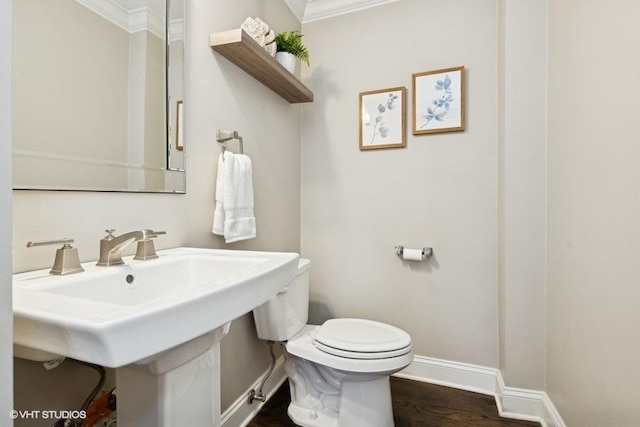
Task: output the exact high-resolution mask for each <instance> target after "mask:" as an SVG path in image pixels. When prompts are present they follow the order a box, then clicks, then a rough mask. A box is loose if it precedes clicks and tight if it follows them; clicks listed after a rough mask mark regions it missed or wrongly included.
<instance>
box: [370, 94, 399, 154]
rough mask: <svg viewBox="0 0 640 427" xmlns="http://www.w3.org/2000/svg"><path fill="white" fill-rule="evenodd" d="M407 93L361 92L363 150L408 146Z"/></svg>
mask: <svg viewBox="0 0 640 427" xmlns="http://www.w3.org/2000/svg"><path fill="white" fill-rule="evenodd" d="M406 91H407V89H406V88H404V87H393V88H389V89H379V90H371V91H367V92H360V102H359V104H358V116H359V118H360V126H359V130H360V132H359V133H360V137H359V141H360V142H359V145H360V150H375V149H379V148H402V147H405V146H406V134H405V132H406V131H405V128H406V126H405V123H406V115H405V114H406V113H405V102H406V101H405V97H406Z"/></svg>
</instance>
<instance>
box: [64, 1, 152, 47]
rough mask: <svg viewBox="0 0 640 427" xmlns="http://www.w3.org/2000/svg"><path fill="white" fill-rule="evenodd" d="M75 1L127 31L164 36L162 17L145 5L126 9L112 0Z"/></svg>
mask: <svg viewBox="0 0 640 427" xmlns="http://www.w3.org/2000/svg"><path fill="white" fill-rule="evenodd" d="M76 1H77V2H78V3H80V4H81V5H83V6H84V7H86V8H87V9H89V10H91V11H92V12H94V13H96V14H98V15H100V16H102V17H103V18H104V19H106V20H107V21H109V22H111V23H113V24H115V25H117V26H118V27H120V28H122V29H123V30H125V31H126V32H128V33H136V32H138V31H147V30H148V31H150V32H151V33H153V34H154V35H156V36H158V37H160V38H162V37H163V36H164V28H163V27H164V26H163V24H162V17H161V16H158V15H157V14H156V13H155V12H154V11H152V10H151V9H149V8H147V7H141V8H137V9H133V10H127V9H125V8H124V7H123V6H122V5H120V4H119V3H117V2H116V1H113V0H76Z"/></svg>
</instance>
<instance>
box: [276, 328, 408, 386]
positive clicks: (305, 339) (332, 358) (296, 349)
mask: <svg viewBox="0 0 640 427" xmlns="http://www.w3.org/2000/svg"><path fill="white" fill-rule="evenodd" d="M320 328H321V326H314V325H305V327H304V328H303V329H302V330H301V331H300V332H298V333H297V334H296V335H294V336H293V337H291V339H289V340H288V341H287V343H286V345H285V348H286V350H287V352H288V353H290V354H292V355H294V356H297V357H300V358H302V359H306V360H308V361H310V362H313V363H317V364H319V365H324V366H328V367H330V368H334V369H339V370H341V371H344V372H354V373H376V374H379V375H383V374H385V373H387V374H389V373H393V372H397V371H399V370H400V369H402V368H404V367H405V366H407V365H409V364H410V363H411V362H412V361H413V351H412V349H411V345H409V346H408V347H405V349H404V351H403V352H402V354H401V355H399V356H391V357H389V356H388V354H385V353H384V352H382V353H379V352H376V353H374V354H373V355H375V358H368V359H365V358H355V357H345V356H339V355H334V354H330V353H328V352H326V351H323V350H321V349H320V348H318V346H317V344H316V343H314V338H315V336H316V334H317V332H318V331H319V330H320ZM354 353H356V352H352V353H347V354H349V355H354ZM356 355H357V354H356ZM373 355H370V356H373Z"/></svg>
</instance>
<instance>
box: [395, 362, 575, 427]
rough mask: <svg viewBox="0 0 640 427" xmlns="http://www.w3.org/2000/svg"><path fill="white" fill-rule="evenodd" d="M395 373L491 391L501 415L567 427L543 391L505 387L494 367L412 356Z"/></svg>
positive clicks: (468, 388) (428, 380) (406, 376)
mask: <svg viewBox="0 0 640 427" xmlns="http://www.w3.org/2000/svg"><path fill="white" fill-rule="evenodd" d="M394 376H397V377H400V378H407V379H411V380H416V381H423V382H428V383H432V384H438V385H444V386H447V387H453V388H457V389H461V390H467V391H473V392H476V393H482V394H488V395H492V396H494V397H495V399H496V405H497V406H498V412H499V413H500V416H502V417H505V418H513V419H519V420H528V421H537V422H539V423H540V424H542V426H543V427H566V425H565V423H564V422H563V421H562V418H561V417H560V414H559V413H558V411H557V410H556V408H555V406H554V405H553V403H552V402H551V400H550V399H549V396H547V394H546V393H545V392H543V391H538V390H527V389H521V388H515V387H507V386H505V385H504V380H503V379H502V374H501V373H500V371H499V370H498V369H495V368H486V367H484V366H477V365H470V364H467V363H459V362H450V361H447V360H441V359H433V358H430V357H423V356H415V357H414V359H413V362H412V363H411V364H410V365H409V366H407V367H406V368H405V369H403V370H402V371H400V372H398V373H397V374H395V375H394Z"/></svg>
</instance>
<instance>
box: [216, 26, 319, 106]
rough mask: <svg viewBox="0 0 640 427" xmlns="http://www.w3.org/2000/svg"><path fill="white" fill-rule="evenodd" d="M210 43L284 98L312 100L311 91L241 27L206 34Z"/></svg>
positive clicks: (292, 100)
mask: <svg viewBox="0 0 640 427" xmlns="http://www.w3.org/2000/svg"><path fill="white" fill-rule="evenodd" d="M209 44H210V45H211V47H212V48H213V50H215V51H216V52H218V53H219V54H221V55H222V56H224V57H225V58H227V59H228V60H229V61H231V62H233V63H234V64H235V65H237V66H238V67H240V68H241V69H243V70H244V71H245V72H247V74H249V75H250V76H252V77H253V78H255V79H256V80H258V81H260V82H262V84H264V85H265V86H266V87H268V88H269V89H271V90H272V91H274V92H275V93H277V94H278V95H280V96H281V97H283V98H284V99H286V100H287V101H289V102H291V103H300V102H311V101H313V92H311V91H310V90H309V89H307V87H306V86H305V85H303V84H302V83H301V82H300V80H298V79H297V78H296V77H295V76H294V75H293V74H291V73H290V72H289V71H287V70H286V69H285V68H284V67H283V66H282V65H280V63H279V62H278V61H276V60H275V58H274V57H272V56H271V55H270V54H269V52H267V51H266V50H265V49H264V48H263V47H262V46H260V45H259V44H258V43H257V42H256V41H255V40H254V39H252V38H251V36H250V35H249V34H247V33H246V32H245V31H243V30H242V29H240V28H238V29H236V30H230V31H224V32H220V33H213V34H211V35H210V36H209Z"/></svg>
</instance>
